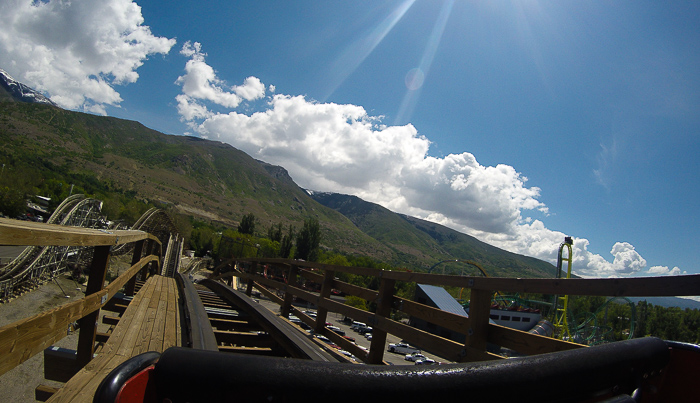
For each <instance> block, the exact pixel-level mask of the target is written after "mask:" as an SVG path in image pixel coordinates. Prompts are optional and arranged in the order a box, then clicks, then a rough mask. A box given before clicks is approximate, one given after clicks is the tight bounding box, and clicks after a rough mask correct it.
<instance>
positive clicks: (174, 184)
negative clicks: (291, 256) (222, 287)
mask: <svg viewBox="0 0 700 403" xmlns="http://www.w3.org/2000/svg"><path fill="white" fill-rule="evenodd" d="M0 141H2V142H3V144H4V147H3V149H2V150H0V159H2V161H6V162H5V164H6V165H7V166H6V168H5V170H4V173H5V175H13V172H14V173H15V175H18V176H19V175H22V174H26V173H27V172H32V175H33V176H40V177H43V178H47V177H55V176H56V175H58V174H60V176H62V177H64V178H66V180H69V179H74V180H76V181H78V182H82V183H83V184H84V186H87V185H90V184H92V185H93V186H92V187H91V188H90V186H88V189H87V190H88V192H89V193H93V192H94V191H97V190H100V191H102V192H105V191H112V192H121V193H123V194H126V195H133V196H132V197H133V198H136V199H137V200H144V201H145V200H148V201H151V202H156V203H158V204H159V205H161V206H164V207H165V208H167V209H168V210H169V211H170V212H172V213H179V214H182V215H184V216H193V217H195V218H197V219H199V220H206V221H211V222H217V223H220V224H222V225H225V226H230V227H234V228H235V226H236V225H237V224H238V221H239V220H240V218H241V217H242V216H243V215H244V214H247V213H253V214H254V215H255V216H256V218H257V220H258V223H257V224H258V228H260V231H261V232H265V231H266V230H267V228H269V227H270V226H271V225H272V224H276V223H279V222H281V223H282V224H284V225H285V226H287V225H289V224H292V225H294V226H295V227H296V228H299V227H301V224H302V223H303V221H304V219H305V218H307V217H316V218H317V219H318V220H319V222H320V223H321V231H322V235H323V239H324V245H322V246H324V247H327V248H331V249H336V248H338V249H339V250H342V251H344V252H347V253H355V254H358V253H361V252H365V253H367V254H368V255H369V256H372V257H374V258H377V259H381V260H385V261H386V260H391V255H392V254H391V251H390V250H389V249H388V248H386V247H385V246H383V245H382V244H381V243H379V242H377V241H376V240H374V239H372V238H370V237H369V236H367V235H365V234H363V233H362V232H361V231H359V230H358V229H357V228H356V227H355V226H354V225H353V224H352V223H351V222H350V221H349V220H347V219H346V218H345V217H343V216H342V215H341V214H339V213H337V212H335V211H333V210H331V209H328V208H325V207H323V206H321V205H320V204H318V203H316V202H315V201H314V200H313V199H311V198H310V197H309V196H308V194H307V193H306V192H305V191H304V190H303V189H301V188H299V187H298V186H297V185H296V184H294V182H293V181H291V178H289V177H288V176H287V177H286V178H285V177H284V176H285V175H286V173H284V175H283V174H281V172H283V171H284V170H280V169H279V168H277V170H278V171H279V172H277V173H276V174H275V175H271V174H270V173H268V170H267V169H266V168H265V166H264V165H263V164H260V163H259V162H258V161H256V160H254V159H253V158H251V157H250V156H248V155H247V154H245V153H243V152H242V151H240V150H237V149H235V148H233V147H231V146H230V145H227V144H224V143H221V142H216V141H209V140H203V139H199V138H196V137H188V136H172V135H165V134H162V133H159V132H156V131H154V130H151V129H148V128H146V127H144V126H143V125H141V124H140V123H138V122H132V121H126V120H121V119H116V118H111V117H100V116H94V115H89V114H84V113H77V112H70V111H65V110H62V109H58V108H54V107H50V106H45V105H39V104H25V103H9V102H4V103H3V102H0ZM268 169H272V168H268ZM280 178H281V179H280ZM91 190H92V192H91Z"/></svg>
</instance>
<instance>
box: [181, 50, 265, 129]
mask: <svg viewBox="0 0 700 403" xmlns="http://www.w3.org/2000/svg"><path fill="white" fill-rule="evenodd" d="M180 54H181V55H183V56H186V57H189V58H190V60H188V61H187V64H186V65H185V75H183V76H180V77H178V79H177V81H176V83H177V84H179V85H181V86H182V94H180V95H178V96H177V97H176V99H177V109H178V113H179V114H180V116H181V117H182V119H183V120H185V121H193V120H195V119H206V118H209V117H211V116H213V115H212V112H210V111H209V110H208V109H207V107H206V106H205V105H203V102H206V101H208V102H212V103H214V104H216V105H219V106H223V107H225V108H236V107H238V105H240V103H241V102H242V101H243V100H246V101H253V100H256V99H260V98H262V97H264V96H265V85H264V84H263V83H262V82H261V81H260V79H259V78H257V77H252V76H251V77H248V78H246V79H245V80H244V81H243V85H239V86H233V87H230V88H228V89H227V88H226V87H225V83H224V81H223V80H220V79H219V78H218V77H217V75H216V72H215V71H214V69H213V68H212V67H211V66H209V65H208V64H207V63H206V61H205V58H206V56H207V54H206V53H204V52H202V45H201V44H200V43H199V42H195V43H194V44H193V43H191V42H189V41H187V42H185V44H184V45H183V46H182V49H181V50H180ZM271 88H273V89H274V87H272V86H271Z"/></svg>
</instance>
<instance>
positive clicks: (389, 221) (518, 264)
mask: <svg viewBox="0 0 700 403" xmlns="http://www.w3.org/2000/svg"><path fill="white" fill-rule="evenodd" d="M311 197H312V198H313V199H314V200H316V201H317V202H319V203H321V204H323V205H324V206H326V207H329V208H332V209H334V210H336V211H338V212H339V213H341V214H343V215H344V216H345V217H347V218H348V219H349V220H350V221H352V223H353V224H355V225H356V226H357V227H358V228H359V229H360V230H362V232H364V233H366V234H367V235H369V236H371V237H372V238H374V239H376V240H378V241H380V242H381V243H382V244H384V245H386V246H388V247H389V248H390V249H391V250H392V251H393V252H394V253H395V254H396V255H397V256H399V257H400V260H401V261H402V262H408V263H409V264H410V265H411V266H413V267H424V268H426V269H429V268H431V266H432V265H433V264H435V263H436V262H440V261H443V260H455V259H458V260H463V261H467V260H468V261H473V262H476V263H477V264H479V265H480V266H482V268H483V269H484V270H485V271H486V273H487V274H488V275H489V276H493V277H504V276H511V277H512V276H515V277H553V276H554V275H555V274H556V268H555V267H554V266H553V265H552V264H550V263H547V262H544V261H542V260H539V259H535V258H531V257H527V256H523V255H518V254H515V253H511V252H507V251H504V250H502V249H499V248H496V247H495V246H491V245H489V244H487V243H484V242H482V241H479V240H478V239H476V238H474V237H472V236H469V235H466V234H463V233H461V232H457V231H455V230H452V229H450V228H447V227H445V226H442V225H440V224H435V223H432V222H429V221H425V220H421V219H418V218H415V217H409V216H406V215H402V214H396V213H394V212H392V211H390V210H388V209H386V208H384V207H382V206H379V205H377V204H374V203H370V202H367V201H364V200H362V199H360V198H359V197H356V196H349V195H341V194H337V193H318V192H312V193H311ZM433 270H434V272H436V273H442V272H446V273H455V274H461V273H464V274H469V275H479V271H478V269H477V268H475V267H470V266H469V265H465V264H464V263H453V262H445V263H443V264H441V265H439V266H435V267H434V268H433Z"/></svg>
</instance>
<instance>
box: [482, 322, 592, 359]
mask: <svg viewBox="0 0 700 403" xmlns="http://www.w3.org/2000/svg"><path fill="white" fill-rule="evenodd" d="M488 341H489V342H491V343H494V344H496V345H499V346H503V347H506V348H509V349H511V350H515V351H518V352H520V353H524V354H530V355H533V354H544V353H552V352H555V351H565V350H573V349H576V348H582V347H586V346H584V345H582V344H577V343H572V342H569V341H563V340H558V339H553V338H551V337H545V336H540V335H537V334H531V333H527V332H523V331H520V330H516V329H511V328H508V327H505V326H499V325H494V324H489V329H488Z"/></svg>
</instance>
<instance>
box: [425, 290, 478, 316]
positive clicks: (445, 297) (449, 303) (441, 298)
mask: <svg viewBox="0 0 700 403" xmlns="http://www.w3.org/2000/svg"><path fill="white" fill-rule="evenodd" d="M417 286H418V288H419V289H421V290H422V291H423V292H424V293H425V295H426V296H427V297H428V298H430V300H431V301H433V303H434V304H435V306H436V307H437V308H438V309H440V310H443V311H445V312H450V313H454V314H456V315H461V316H466V317H469V315H467V313H466V312H465V311H464V307H462V305H461V304H460V303H459V302H457V300H456V299H454V297H452V295H450V293H448V292H447V291H445V289H444V288H442V287H436V286H434V285H427V284H418V285H417Z"/></svg>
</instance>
